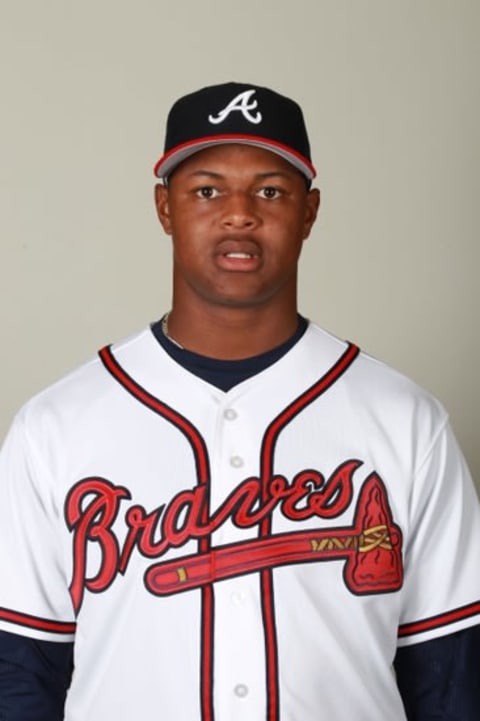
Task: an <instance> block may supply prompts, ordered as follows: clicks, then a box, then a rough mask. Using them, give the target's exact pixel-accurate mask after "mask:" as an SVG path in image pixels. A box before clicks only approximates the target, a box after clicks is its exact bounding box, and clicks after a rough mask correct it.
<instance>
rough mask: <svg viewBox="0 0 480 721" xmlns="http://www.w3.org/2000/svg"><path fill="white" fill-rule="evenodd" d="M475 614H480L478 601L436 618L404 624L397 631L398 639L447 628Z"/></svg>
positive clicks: (479, 602) (440, 614)
mask: <svg viewBox="0 0 480 721" xmlns="http://www.w3.org/2000/svg"><path fill="white" fill-rule="evenodd" d="M477 614H480V601H478V602H475V603H470V604H467V605H466V606H461V607H460V608H456V609H454V610H453V611H448V612H447V613H439V614H438V615H437V616H431V617H430V618H425V619H423V620H422V621H415V622H414V623H404V624H402V625H401V626H400V627H399V629H398V637H399V638H404V637H405V636H413V635H414V634H417V633H425V631H432V630H433V629H435V628H441V627H442V626H448V625H449V624H451V623H456V622H457V621H463V620H464V619H466V618H471V617H472V616H476V615H477Z"/></svg>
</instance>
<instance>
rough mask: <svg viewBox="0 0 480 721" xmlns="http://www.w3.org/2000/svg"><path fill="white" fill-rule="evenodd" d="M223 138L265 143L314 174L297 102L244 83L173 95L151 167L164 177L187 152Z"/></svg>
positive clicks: (305, 172)
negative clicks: (158, 155)
mask: <svg viewBox="0 0 480 721" xmlns="http://www.w3.org/2000/svg"><path fill="white" fill-rule="evenodd" d="M226 143H241V144H245V145H254V146H256V147H259V148H265V149H266V150H270V151H272V152H273V153H277V155H280V156H281V157H282V158H284V159H285V160H287V161H288V162H289V163H291V164H292V165H293V166H295V168H297V170H299V171H300V172H301V173H302V174H303V175H304V176H305V177H306V178H307V180H308V181H311V180H312V179H313V178H314V177H315V175H316V171H315V168H314V167H313V165H312V161H311V157H310V143H309V141H308V135H307V129H306V127H305V121H304V119H303V113H302V110H301V108H300V106H299V105H298V104H297V103H296V102H295V101H294V100H291V99H290V98H287V97H285V96H284V95H280V94H279V93H276V92H275V91H274V90H270V89H269V88H263V87H260V86H258V85H250V84H246V83H225V84H223V85H212V86H210V87H206V88H202V89H201V90H197V91H196V92H194V93H190V94H189V95H185V96H184V97H182V98H180V99H179V100H177V101H176V103H175V104H174V105H173V106H172V108H171V110H170V112H169V114H168V118H167V131H166V136H165V146H164V154H163V156H162V157H161V158H160V160H159V161H158V163H157V164H156V165H155V168H154V173H155V175H156V176H157V177H158V178H164V179H166V178H167V177H168V175H169V174H170V173H171V172H172V170H174V168H176V167H177V165H179V163H181V162H182V161H183V160H186V158H188V157H189V156H190V155H193V154H194V153H198V152H199V151H200V150H204V149H205V148H210V147H211V146H212V145H221V144H226Z"/></svg>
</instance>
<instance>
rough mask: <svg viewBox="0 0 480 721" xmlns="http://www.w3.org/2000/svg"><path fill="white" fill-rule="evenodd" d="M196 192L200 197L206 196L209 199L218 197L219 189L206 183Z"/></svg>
mask: <svg viewBox="0 0 480 721" xmlns="http://www.w3.org/2000/svg"><path fill="white" fill-rule="evenodd" d="M195 194H196V195H197V196H198V197H199V198H205V199H207V200H208V199H210V198H216V197H217V195H218V190H217V189H216V188H213V187H212V186H211V185H204V186H202V187H201V188H197V190H196V191H195Z"/></svg>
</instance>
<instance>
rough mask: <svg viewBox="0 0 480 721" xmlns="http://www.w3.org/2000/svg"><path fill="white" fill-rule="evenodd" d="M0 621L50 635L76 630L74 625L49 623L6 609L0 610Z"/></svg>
mask: <svg viewBox="0 0 480 721" xmlns="http://www.w3.org/2000/svg"><path fill="white" fill-rule="evenodd" d="M0 620H2V621H9V622H10V623H15V624H17V625H18V626H25V627H26V628H35V629H37V630H38V631H49V632H51V633H59V634H72V633H75V630H76V628H77V624H76V623H66V622H63V621H51V620H49V619H47V618H40V617H39V616H30V615H29V614H28V613H18V611H12V610H10V609H8V608H0Z"/></svg>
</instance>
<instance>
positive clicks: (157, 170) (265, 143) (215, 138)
mask: <svg viewBox="0 0 480 721" xmlns="http://www.w3.org/2000/svg"><path fill="white" fill-rule="evenodd" d="M235 142H239V143H244V144H248V145H254V146H255V145H257V146H261V147H264V148H265V149H267V150H268V149H269V148H271V149H272V152H277V154H279V155H281V156H282V157H283V158H284V159H285V160H287V161H289V162H291V160H290V158H292V159H296V160H297V161H298V164H296V163H292V164H293V165H294V166H295V167H296V168H297V169H298V170H301V168H304V169H305V171H307V172H306V173H305V175H306V177H308V179H309V180H313V178H314V177H315V176H316V174H317V172H316V170H315V168H314V166H313V165H312V163H311V162H310V161H309V160H308V158H306V157H305V156H304V155H301V153H298V152H297V151H296V150H294V149H293V148H291V147H290V146H288V145H283V143H279V142H277V141H276V140H271V139H270V138H264V137H262V136H260V135H241V134H225V135H207V136H204V137H202V138H196V139H195V140H189V141H188V142H186V143H181V144H180V145H176V146H175V147H174V148H171V149H170V150H169V151H168V152H166V153H165V154H164V155H163V156H162V157H161V158H160V160H159V161H158V162H157V163H156V164H155V167H154V170H153V172H154V174H155V175H156V176H157V178H162V177H165V173H163V172H162V171H161V168H162V166H163V165H167V169H168V172H170V171H172V170H173V169H174V168H175V167H176V165H173V167H168V166H169V164H168V161H169V160H170V159H173V158H174V157H175V155H177V154H181V153H182V152H183V151H188V150H189V149H190V148H191V149H192V152H191V153H186V154H185V155H184V157H183V158H182V159H181V160H179V163H180V162H181V161H182V160H185V159H186V158H188V157H189V156H190V155H193V153H194V152H195V150H194V149H195V148H196V147H197V146H202V147H201V148H199V151H200V150H201V149H204V148H208V147H211V146H212V145H216V144H219V145H221V144H226V143H235ZM199 151H198V152H199ZM168 172H167V175H168Z"/></svg>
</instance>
